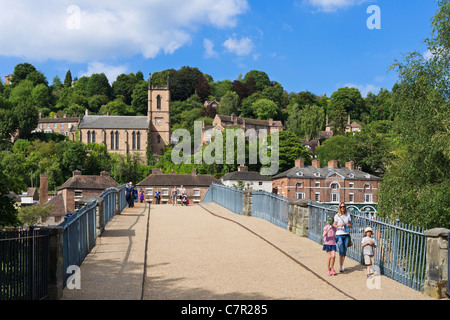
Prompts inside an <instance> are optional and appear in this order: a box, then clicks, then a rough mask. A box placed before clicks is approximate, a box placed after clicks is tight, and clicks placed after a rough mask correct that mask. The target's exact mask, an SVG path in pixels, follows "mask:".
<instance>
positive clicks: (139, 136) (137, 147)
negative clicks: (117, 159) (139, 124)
mask: <svg viewBox="0 0 450 320" xmlns="http://www.w3.org/2000/svg"><path fill="white" fill-rule="evenodd" d="M136 139H137V146H136V149H138V150H141V133H140V132H138V133H137V134H136Z"/></svg>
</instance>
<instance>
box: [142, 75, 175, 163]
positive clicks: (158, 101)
mask: <svg viewBox="0 0 450 320" xmlns="http://www.w3.org/2000/svg"><path fill="white" fill-rule="evenodd" d="M147 120H148V122H149V142H148V143H149V146H150V151H151V153H152V154H153V155H156V156H159V155H162V152H161V149H162V148H164V147H165V146H167V145H169V144H170V143H171V139H172V138H171V129H170V91H169V78H167V85H166V86H161V87H158V86H153V84H152V77H151V74H150V78H149V83H148V114H147Z"/></svg>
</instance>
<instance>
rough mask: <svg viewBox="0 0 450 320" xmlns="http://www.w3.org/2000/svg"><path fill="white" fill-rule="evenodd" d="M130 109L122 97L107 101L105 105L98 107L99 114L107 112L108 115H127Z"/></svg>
mask: <svg viewBox="0 0 450 320" xmlns="http://www.w3.org/2000/svg"><path fill="white" fill-rule="evenodd" d="M129 111H130V110H129V109H128V106H127V105H126V103H125V102H123V100H122V99H120V98H119V99H116V100H114V101H111V102H109V103H108V104H106V105H103V106H102V107H101V108H100V113H101V114H107V113H108V112H109V115H110V116H125V115H129V113H130V112H129Z"/></svg>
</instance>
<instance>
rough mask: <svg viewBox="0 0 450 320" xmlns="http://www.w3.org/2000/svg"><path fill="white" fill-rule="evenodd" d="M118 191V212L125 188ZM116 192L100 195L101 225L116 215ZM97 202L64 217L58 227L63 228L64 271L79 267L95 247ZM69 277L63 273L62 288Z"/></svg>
mask: <svg viewBox="0 0 450 320" xmlns="http://www.w3.org/2000/svg"><path fill="white" fill-rule="evenodd" d="M118 190H119V212H122V211H123V209H124V208H125V207H126V200H125V186H121V187H119V188H118ZM116 197H117V190H116V189H115V188H110V189H107V190H105V192H103V193H102V195H100V198H103V199H104V200H103V203H102V206H103V219H104V221H103V225H106V224H107V223H108V222H109V221H110V220H111V219H112V218H113V217H114V215H115V213H116V207H117V202H116V200H117V199H116ZM96 207H97V201H94V202H92V203H91V204H88V205H86V206H84V207H83V208H82V209H79V210H77V211H76V212H75V213H74V214H72V215H70V216H66V217H65V218H64V221H63V222H62V223H61V224H60V225H59V226H61V227H63V228H64V233H63V265H64V271H67V270H68V267H69V266H78V267H79V266H81V264H82V262H83V261H84V259H85V258H86V257H87V255H88V254H89V252H91V250H92V249H93V248H94V247H95V244H96V240H97V213H96V211H97V210H96ZM68 277H69V275H68V274H67V273H66V272H64V286H66V282H67V278H68Z"/></svg>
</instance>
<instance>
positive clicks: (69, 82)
mask: <svg viewBox="0 0 450 320" xmlns="http://www.w3.org/2000/svg"><path fill="white" fill-rule="evenodd" d="M71 87H72V73H71V72H70V69H69V71H67V73H66V76H65V78H64V88H71Z"/></svg>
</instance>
